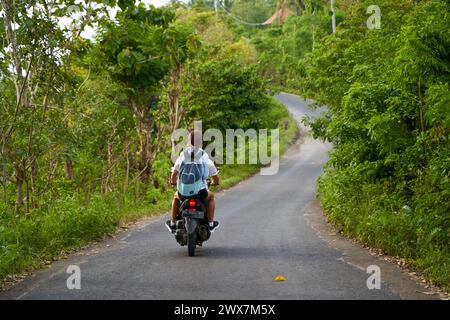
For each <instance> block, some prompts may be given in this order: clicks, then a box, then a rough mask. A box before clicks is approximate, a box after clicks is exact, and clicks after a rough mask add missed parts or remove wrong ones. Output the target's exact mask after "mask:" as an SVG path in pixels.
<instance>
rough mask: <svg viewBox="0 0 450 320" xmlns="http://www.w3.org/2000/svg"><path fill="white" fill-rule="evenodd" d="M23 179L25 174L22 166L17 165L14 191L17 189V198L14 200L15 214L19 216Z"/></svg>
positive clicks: (21, 204)
mask: <svg viewBox="0 0 450 320" xmlns="http://www.w3.org/2000/svg"><path fill="white" fill-rule="evenodd" d="M24 179H25V172H24V170H23V166H22V165H18V166H17V168H16V189H17V198H16V206H15V213H16V215H18V214H19V212H20V208H22V206H23V182H24Z"/></svg>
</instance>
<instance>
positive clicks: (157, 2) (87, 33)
mask: <svg viewBox="0 0 450 320" xmlns="http://www.w3.org/2000/svg"><path fill="white" fill-rule="evenodd" d="M181 1H182V2H187V0H181ZM139 2H142V3H145V4H152V5H154V6H155V7H160V6H163V5H165V4H167V3H169V2H170V0H140V1H139ZM75 3H76V2H75ZM116 12H117V9H112V10H111V11H110V14H109V15H110V17H111V18H114V17H115V15H116ZM71 16H72V17H77V12H73V14H71ZM72 21H73V20H72V19H71V18H62V19H61V20H60V24H61V25H68V24H71V23H72ZM94 34H95V29H94V28H92V27H86V28H85V30H84V31H83V32H82V33H81V36H82V37H83V38H88V39H93V37H94Z"/></svg>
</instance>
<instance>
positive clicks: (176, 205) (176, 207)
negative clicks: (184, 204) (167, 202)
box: [172, 192, 180, 223]
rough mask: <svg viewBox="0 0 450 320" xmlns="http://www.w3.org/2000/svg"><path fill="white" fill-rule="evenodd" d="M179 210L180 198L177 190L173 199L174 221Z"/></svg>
mask: <svg viewBox="0 0 450 320" xmlns="http://www.w3.org/2000/svg"><path fill="white" fill-rule="evenodd" d="M178 210H180V198H178V192H175V195H174V196H173V200H172V222H173V223H175V220H176V219H177V214H178Z"/></svg>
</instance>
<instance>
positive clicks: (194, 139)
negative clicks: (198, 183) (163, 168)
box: [166, 130, 219, 232]
mask: <svg viewBox="0 0 450 320" xmlns="http://www.w3.org/2000/svg"><path fill="white" fill-rule="evenodd" d="M189 140H190V141H189V142H190V144H189V146H188V147H187V148H186V149H185V150H184V151H183V152H182V153H181V154H180V155H179V156H178V158H177V160H176V161H175V164H174V166H173V168H172V174H171V176H170V184H171V185H172V186H175V185H176V184H177V178H178V175H179V173H180V167H181V165H182V163H183V161H184V160H185V159H186V158H188V157H189V156H192V157H193V158H194V156H195V157H196V158H197V159H199V162H200V163H201V164H202V166H203V185H202V188H201V190H200V192H199V193H198V195H197V197H198V199H199V200H200V201H202V202H208V206H207V208H208V210H207V211H208V226H209V230H210V231H211V232H214V231H215V230H216V229H217V228H218V226H219V222H218V221H214V211H215V206H216V204H215V199H214V193H213V192H211V191H209V190H208V183H207V179H208V178H211V180H212V183H211V185H218V184H219V176H218V173H219V172H218V170H217V168H216V166H215V165H214V162H213V161H212V160H211V159H210V158H209V156H208V154H207V153H206V152H205V151H204V150H203V149H202V148H200V147H198V146H199V145H200V140H201V136H200V133H199V132H198V131H195V130H194V131H192V132H191V133H190V134H189ZM184 199H185V197H183V196H182V195H181V194H180V193H179V192H178V190H177V191H176V192H175V195H174V197H173V200H172V219H171V220H168V221H167V222H166V224H167V226H168V227H169V229H170V230H171V231H172V232H175V230H176V225H175V222H176V218H177V214H178V211H179V209H180V201H183V200H184Z"/></svg>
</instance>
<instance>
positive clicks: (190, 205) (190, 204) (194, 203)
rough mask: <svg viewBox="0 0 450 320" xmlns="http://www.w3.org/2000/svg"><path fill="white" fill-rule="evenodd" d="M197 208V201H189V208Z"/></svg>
mask: <svg viewBox="0 0 450 320" xmlns="http://www.w3.org/2000/svg"><path fill="white" fill-rule="evenodd" d="M196 206H197V201H195V199H189V201H188V207H189V208H195V207H196Z"/></svg>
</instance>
